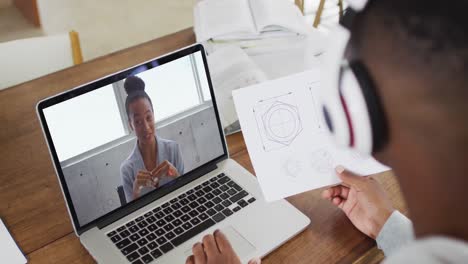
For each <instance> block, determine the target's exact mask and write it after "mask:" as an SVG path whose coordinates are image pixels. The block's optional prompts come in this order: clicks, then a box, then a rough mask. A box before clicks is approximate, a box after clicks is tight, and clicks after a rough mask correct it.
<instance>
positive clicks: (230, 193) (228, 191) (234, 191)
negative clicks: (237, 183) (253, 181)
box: [227, 189, 237, 196]
mask: <svg viewBox="0 0 468 264" xmlns="http://www.w3.org/2000/svg"><path fill="white" fill-rule="evenodd" d="M236 193H237V192H236V190H234V189H229V190H227V194H229V195H231V196H232V195H234V194H236Z"/></svg>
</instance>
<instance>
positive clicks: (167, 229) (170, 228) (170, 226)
mask: <svg viewBox="0 0 468 264" xmlns="http://www.w3.org/2000/svg"><path fill="white" fill-rule="evenodd" d="M172 229H174V226H173V225H171V224H167V225H165V226H164V230H166V231H171V230H172Z"/></svg>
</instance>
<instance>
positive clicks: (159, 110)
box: [43, 49, 225, 226]
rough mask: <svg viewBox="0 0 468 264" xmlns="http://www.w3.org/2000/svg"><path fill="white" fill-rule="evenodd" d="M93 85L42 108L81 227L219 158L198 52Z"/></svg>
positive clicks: (220, 148) (222, 151) (220, 147)
mask: <svg viewBox="0 0 468 264" xmlns="http://www.w3.org/2000/svg"><path fill="white" fill-rule="evenodd" d="M106 80H107V81H106ZM109 80H111V81H109ZM98 86H99V87H97V88H96V87H94V88H93V89H90V91H87V92H85V93H82V94H80V95H78V96H74V95H73V96H69V97H70V98H68V99H66V100H61V101H60V102H58V103H56V104H53V105H50V106H48V107H45V108H44V109H43V116H44V119H45V123H46V131H48V132H49V134H50V139H51V141H52V145H53V147H52V148H51V149H53V152H55V154H56V159H58V163H59V164H60V169H61V173H62V175H63V178H64V181H65V184H66V186H65V187H66V191H68V193H69V195H70V200H71V203H72V206H73V210H74V213H75V214H76V218H77V221H78V223H79V226H83V225H86V224H87V223H90V222H92V221H94V220H96V219H97V218H99V217H101V216H103V215H105V214H108V213H109V212H112V211H114V210H116V209H118V208H120V207H122V206H123V205H125V204H127V203H130V202H132V201H135V200H138V199H140V198H141V197H143V196H145V195H147V194H149V193H154V192H158V191H161V190H163V189H164V188H165V187H166V186H170V185H171V184H173V183H174V182H175V181H176V180H177V179H179V178H181V177H184V176H185V175H186V174H187V173H189V172H191V171H193V170H195V169H197V168H200V167H201V166H203V165H204V164H206V163H208V162H210V161H212V160H214V159H216V158H218V157H220V156H221V155H223V154H225V149H224V140H223V136H222V133H221V132H220V129H219V126H218V124H219V123H218V119H217V114H216V111H215V108H214V105H213V102H212V94H211V90H210V87H209V82H208V78H207V73H206V69H205V65H204V60H203V57H202V50H199V49H198V51H195V52H193V53H189V54H187V55H185V56H176V57H175V59H173V60H169V61H165V62H162V61H161V60H154V61H152V62H148V63H145V64H142V65H140V66H138V67H134V68H133V69H130V70H127V71H126V72H124V73H121V74H119V75H116V76H112V77H110V78H109V77H108V78H106V79H105V80H104V81H101V82H99V85H98ZM78 90H79V89H78ZM50 143H51V142H50V140H49V144H50ZM56 163H57V162H56ZM62 181H63V180H62ZM62 184H63V183H62Z"/></svg>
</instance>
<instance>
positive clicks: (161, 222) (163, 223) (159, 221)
mask: <svg viewBox="0 0 468 264" xmlns="http://www.w3.org/2000/svg"><path fill="white" fill-rule="evenodd" d="M156 224H157V225H158V226H164V225H165V224H166V221H164V220H163V219H161V220H158V221H157V222H156Z"/></svg>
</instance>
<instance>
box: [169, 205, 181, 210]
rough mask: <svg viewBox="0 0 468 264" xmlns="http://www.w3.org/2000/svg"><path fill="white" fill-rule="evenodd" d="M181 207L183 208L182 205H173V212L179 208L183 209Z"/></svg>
mask: <svg viewBox="0 0 468 264" xmlns="http://www.w3.org/2000/svg"><path fill="white" fill-rule="evenodd" d="M181 207H182V206H181V205H180V203H175V204H173V205H171V208H172V209H173V210H177V209H179V208H181Z"/></svg>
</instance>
